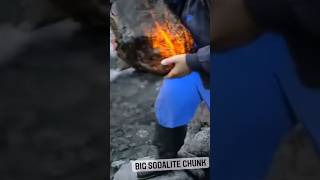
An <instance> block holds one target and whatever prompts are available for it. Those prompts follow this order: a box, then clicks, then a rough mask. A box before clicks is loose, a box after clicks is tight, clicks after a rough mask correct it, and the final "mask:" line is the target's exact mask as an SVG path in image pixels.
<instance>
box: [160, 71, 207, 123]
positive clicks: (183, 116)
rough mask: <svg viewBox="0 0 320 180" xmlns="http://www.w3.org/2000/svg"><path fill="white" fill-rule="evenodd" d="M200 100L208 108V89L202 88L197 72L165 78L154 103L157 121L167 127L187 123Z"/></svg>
mask: <svg viewBox="0 0 320 180" xmlns="http://www.w3.org/2000/svg"><path fill="white" fill-rule="evenodd" d="M202 101H205V102H206V104H207V105H208V107H209V108H210V90H209V89H205V88H204V86H203V84H202V81H201V78H200V75H199V74H198V73H196V72H193V73H191V74H189V75H187V76H184V77H180V78H174V79H165V80H164V81H163V84H162V86H161V89H160V92H159V95H158V97H157V100H156V103H155V113H156V118H157V121H158V123H159V124H160V125H161V126H163V127H167V128H175V127H179V126H183V125H187V124H188V123H189V122H190V121H191V120H192V118H193V116H194V114H195V112H196V110H197V108H198V106H199V104H200V103H201V102H202Z"/></svg>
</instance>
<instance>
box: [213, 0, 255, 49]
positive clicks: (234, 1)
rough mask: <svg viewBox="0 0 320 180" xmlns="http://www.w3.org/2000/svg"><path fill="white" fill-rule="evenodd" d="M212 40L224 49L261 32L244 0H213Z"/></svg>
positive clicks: (215, 47)
mask: <svg viewBox="0 0 320 180" xmlns="http://www.w3.org/2000/svg"><path fill="white" fill-rule="evenodd" d="M212 2H213V4H212V10H211V17H213V18H211V20H212V21H211V28H212V31H211V32H212V34H211V42H212V44H213V49H214V50H223V49H227V48H232V47H235V46H238V45H242V44H244V43H247V42H249V41H250V40H252V39H254V38H255V37H257V35H258V34H259V33H260V30H259V28H258V27H257V25H256V24H255V23H254V21H253V18H252V17H251V14H250V13H249V12H248V9H247V7H246V5H245V3H244V0H212Z"/></svg>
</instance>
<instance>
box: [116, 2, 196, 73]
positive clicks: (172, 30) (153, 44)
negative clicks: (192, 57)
mask: <svg viewBox="0 0 320 180" xmlns="http://www.w3.org/2000/svg"><path fill="white" fill-rule="evenodd" d="M110 17H111V19H110V23H111V28H112V30H113V32H114V34H115V37H116V42H117V48H116V49H117V52H118V55H119V57H120V58H121V59H122V60H124V61H126V62H127V63H128V64H129V65H131V66H132V67H134V68H136V69H138V70H142V71H147V72H151V73H155V74H160V75H164V74H166V73H168V72H169V71H170V69H171V68H172V67H173V66H172V65H171V66H163V65H161V64H160V61H161V60H162V59H164V58H168V57H171V56H173V55H177V54H184V53H189V52H191V51H192V49H193V38H192V36H191V34H190V32H189V31H188V30H187V29H186V28H185V27H184V26H183V24H182V23H181V22H180V20H179V18H178V17H176V16H175V15H174V14H173V13H172V12H171V11H170V10H169V8H168V7H167V5H166V4H165V3H164V1H163V0H151V1H150V0H139V1H137V0H116V1H115V3H114V4H113V5H112V8H111V11H110Z"/></svg>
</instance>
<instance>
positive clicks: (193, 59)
mask: <svg viewBox="0 0 320 180" xmlns="http://www.w3.org/2000/svg"><path fill="white" fill-rule="evenodd" d="M186 61H187V65H188V66H189V68H190V69H191V70H192V71H198V72H203V71H204V72H206V73H208V74H210V46H205V47H203V48H200V49H199V50H198V51H197V52H196V53H193V54H188V55H187V57H186Z"/></svg>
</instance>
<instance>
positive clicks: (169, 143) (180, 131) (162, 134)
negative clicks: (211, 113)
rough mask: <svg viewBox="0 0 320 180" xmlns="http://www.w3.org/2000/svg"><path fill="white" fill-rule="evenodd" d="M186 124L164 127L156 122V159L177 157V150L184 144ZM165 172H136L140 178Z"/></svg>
mask: <svg viewBox="0 0 320 180" xmlns="http://www.w3.org/2000/svg"><path fill="white" fill-rule="evenodd" d="M186 133H187V126H180V127H176V128H166V127H163V126H160V125H158V124H157V126H156V129H155V136H154V139H153V144H154V145H155V146H156V147H157V148H158V159H172V158H177V157H178V151H179V150H180V148H181V146H182V145H183V144H184V139H185V137H186ZM165 173H167V171H148V172H138V173H137V177H138V179H140V180H144V179H150V178H153V177H157V176H160V175H163V174H165Z"/></svg>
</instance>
